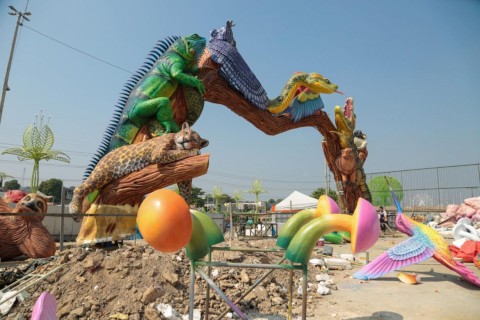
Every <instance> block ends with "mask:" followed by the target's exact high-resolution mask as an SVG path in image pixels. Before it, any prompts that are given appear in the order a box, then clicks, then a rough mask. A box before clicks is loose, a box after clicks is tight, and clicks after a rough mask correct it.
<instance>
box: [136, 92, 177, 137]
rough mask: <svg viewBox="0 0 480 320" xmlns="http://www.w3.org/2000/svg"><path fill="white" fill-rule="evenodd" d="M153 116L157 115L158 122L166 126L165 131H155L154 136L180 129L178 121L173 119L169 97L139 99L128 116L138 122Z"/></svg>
mask: <svg viewBox="0 0 480 320" xmlns="http://www.w3.org/2000/svg"><path fill="white" fill-rule="evenodd" d="M153 116H156V118H157V120H158V122H159V123H160V124H161V125H162V126H163V127H164V128H165V131H163V132H160V131H157V132H154V133H153V135H154V136H159V135H162V134H164V133H171V132H178V131H179V130H180V128H179V127H178V125H177V123H176V122H175V121H174V120H173V112H172V105H171V104H170V99H168V98H167V97H159V98H153V99H148V100H139V101H138V102H137V103H136V104H135V105H134V106H133V107H132V109H131V110H130V113H129V114H128V117H129V118H130V119H131V120H132V121H133V122H136V123H141V120H142V119H145V118H150V117H153Z"/></svg>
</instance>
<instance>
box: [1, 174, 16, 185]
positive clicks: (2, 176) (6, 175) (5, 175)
mask: <svg viewBox="0 0 480 320" xmlns="http://www.w3.org/2000/svg"><path fill="white" fill-rule="evenodd" d="M7 178H13V177H12V176H9V175H8V174H6V173H4V172H0V188H2V186H3V179H7Z"/></svg>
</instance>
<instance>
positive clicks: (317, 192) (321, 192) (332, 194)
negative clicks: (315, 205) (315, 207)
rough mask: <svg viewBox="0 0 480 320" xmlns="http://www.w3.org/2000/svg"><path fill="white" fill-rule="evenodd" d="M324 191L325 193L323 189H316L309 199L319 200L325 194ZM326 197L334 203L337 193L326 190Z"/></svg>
mask: <svg viewBox="0 0 480 320" xmlns="http://www.w3.org/2000/svg"><path fill="white" fill-rule="evenodd" d="M325 191H326V190H325V188H317V189H315V190H313V192H312V194H311V195H310V197H312V198H315V199H318V198H320V196H322V195H324V194H325ZM328 196H329V197H330V198H332V199H333V200H335V201H337V200H338V196H337V193H336V192H335V191H334V190H332V189H330V190H328Z"/></svg>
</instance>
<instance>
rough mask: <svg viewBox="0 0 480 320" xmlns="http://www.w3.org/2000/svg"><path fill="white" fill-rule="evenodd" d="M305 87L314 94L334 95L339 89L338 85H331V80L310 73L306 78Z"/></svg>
mask: <svg viewBox="0 0 480 320" xmlns="http://www.w3.org/2000/svg"><path fill="white" fill-rule="evenodd" d="M304 85H305V86H306V87H307V88H308V89H309V90H310V91H311V92H312V93H334V92H337V89H338V86H337V85H336V84H334V83H331V82H330V80H328V79H327V78H325V77H324V76H322V75H321V74H319V73H309V74H308V76H307V77H306V78H305V83H304Z"/></svg>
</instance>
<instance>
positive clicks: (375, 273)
mask: <svg viewBox="0 0 480 320" xmlns="http://www.w3.org/2000/svg"><path fill="white" fill-rule="evenodd" d="M433 254H434V249H433V248H432V247H431V246H429V245H428V244H426V243H425V242H423V241H422V240H421V237H418V236H413V237H412V238H409V239H407V240H405V241H403V242H401V243H399V244H398V245H396V246H395V247H392V248H390V249H388V250H387V251H385V252H384V253H382V254H381V255H380V256H379V257H377V258H376V259H375V260H373V261H372V262H370V263H369V264H367V265H366V266H364V267H363V268H361V269H360V270H359V271H357V272H356V273H355V274H354V275H353V277H354V278H356V279H363V280H367V279H375V278H378V277H381V276H383V275H384V274H387V273H389V272H392V271H394V270H395V269H399V268H402V267H405V266H408V265H411V264H414V263H418V262H421V261H424V260H427V259H428V258H430V257H432V256H433Z"/></svg>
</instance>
